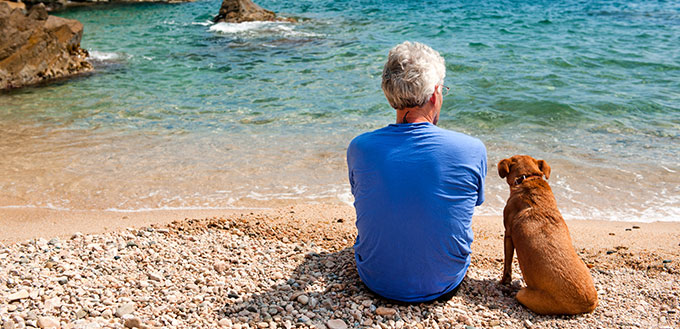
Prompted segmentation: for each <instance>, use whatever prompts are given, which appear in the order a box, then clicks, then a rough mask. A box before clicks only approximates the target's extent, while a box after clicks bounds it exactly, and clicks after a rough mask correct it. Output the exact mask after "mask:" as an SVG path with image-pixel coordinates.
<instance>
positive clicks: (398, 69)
mask: <svg viewBox="0 0 680 329" xmlns="http://www.w3.org/2000/svg"><path fill="white" fill-rule="evenodd" d="M445 76H446V67H445V66H444V58H442V56H441V55H439V53H438V52H437V51H435V50H434V49H432V48H430V47H428V46H426V45H424V44H422V43H419V42H408V41H405V42H404V43H401V44H399V45H397V46H395V47H394V48H392V49H391V50H390V53H389V55H388V56H387V63H385V67H384V69H383V74H382V89H383V92H385V97H387V101H388V102H389V103H390V105H392V107H393V108H395V109H396V110H402V109H405V108H411V107H421V106H423V105H424V104H425V103H427V101H428V100H429V99H430V98H431V97H432V94H434V92H435V87H436V86H437V85H440V86H441V85H442V84H443V83H444V77H445Z"/></svg>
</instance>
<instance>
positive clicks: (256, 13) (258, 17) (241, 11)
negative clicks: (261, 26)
mask: <svg viewBox="0 0 680 329" xmlns="http://www.w3.org/2000/svg"><path fill="white" fill-rule="evenodd" d="M214 21H215V23H221V22H226V23H241V22H252V21H287V22H294V21H295V20H294V19H292V18H283V17H277V16H276V14H275V13H274V12H273V11H269V10H266V9H263V8H262V7H260V6H258V5H256V4H255V3H254V2H253V1H251V0H223V1H222V7H220V13H219V14H218V15H217V16H216V17H215V19H214Z"/></svg>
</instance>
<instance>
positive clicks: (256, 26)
mask: <svg viewBox="0 0 680 329" xmlns="http://www.w3.org/2000/svg"><path fill="white" fill-rule="evenodd" d="M274 24H281V23H277V22H260V21H255V22H243V23H217V24H215V25H213V26H211V27H210V31H213V32H220V33H243V32H247V31H257V30H265V29H267V28H269V27H271V26H272V25H274Z"/></svg>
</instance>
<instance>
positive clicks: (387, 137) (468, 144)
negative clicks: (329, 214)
mask: <svg viewBox="0 0 680 329" xmlns="http://www.w3.org/2000/svg"><path fill="white" fill-rule="evenodd" d="M347 166H348V169H349V181H350V184H351V185H352V194H354V200H355V201H354V207H355V208H356V213H357V221H356V226H357V230H358V233H359V234H358V236H357V239H356V243H355V244H354V252H355V259H356V264H357V270H358V272H359V276H360V277H361V280H362V281H363V282H364V283H365V284H366V285H367V286H368V287H369V288H370V289H371V290H373V291H374V292H376V293H378V294H380V295H382V296H384V297H387V298H390V299H395V300H400V301H405V302H423V301H429V300H433V299H436V298H437V297H439V296H441V295H443V294H445V293H447V292H449V291H451V290H452V289H453V288H455V287H456V286H458V284H459V283H460V282H461V281H462V280H463V278H464V277H465V273H466V271H467V268H468V266H469V265H470V244H471V243H472V228H471V227H470V222H471V219H472V214H473V211H474V207H475V206H479V205H481V204H482V202H484V178H485V177H486V169H487V168H486V148H485V147H484V144H483V143H482V142H481V141H479V140H478V139H476V138H473V137H470V136H468V135H465V134H462V133H457V132H453V131H449V130H445V129H442V128H439V127H437V126H435V125H433V124H431V123H429V122H421V123H407V124H391V125H389V126H387V127H385V128H382V129H378V130H375V131H372V132H368V133H364V134H362V135H359V136H357V137H356V138H354V140H352V142H351V143H350V145H349V148H348V149H347Z"/></svg>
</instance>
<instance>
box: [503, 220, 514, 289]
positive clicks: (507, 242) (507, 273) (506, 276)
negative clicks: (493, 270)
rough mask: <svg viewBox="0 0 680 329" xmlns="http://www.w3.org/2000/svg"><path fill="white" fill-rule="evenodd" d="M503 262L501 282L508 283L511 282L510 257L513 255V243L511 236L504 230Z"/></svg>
mask: <svg viewBox="0 0 680 329" xmlns="http://www.w3.org/2000/svg"><path fill="white" fill-rule="evenodd" d="M504 246H505V248H504V249H505V263H504V264H503V276H502V277H501V284H505V285H509V284H510V283H511V282H512V257H514V256H515V245H514V244H513V243H512V238H511V237H510V236H509V235H508V231H505V239H504Z"/></svg>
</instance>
